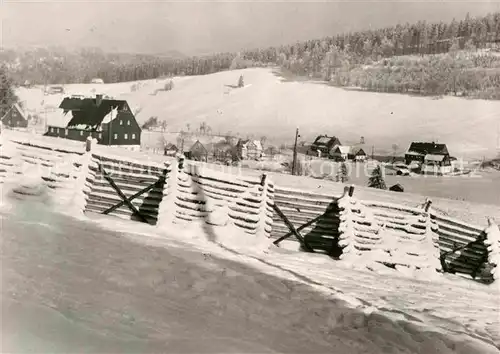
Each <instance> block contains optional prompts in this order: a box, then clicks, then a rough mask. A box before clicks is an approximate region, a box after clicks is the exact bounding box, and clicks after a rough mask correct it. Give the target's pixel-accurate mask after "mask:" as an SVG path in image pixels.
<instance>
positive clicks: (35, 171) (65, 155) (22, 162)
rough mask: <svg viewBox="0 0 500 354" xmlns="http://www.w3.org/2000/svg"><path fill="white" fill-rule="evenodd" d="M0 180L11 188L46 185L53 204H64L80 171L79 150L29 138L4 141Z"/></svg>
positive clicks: (69, 196) (69, 197) (74, 186)
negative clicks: (33, 140) (50, 192)
mask: <svg viewBox="0 0 500 354" xmlns="http://www.w3.org/2000/svg"><path fill="white" fill-rule="evenodd" d="M1 155H2V156H1V157H2V158H1V166H0V168H1V171H2V174H1V175H0V176H1V182H2V183H5V184H8V185H12V186H13V188H14V189H16V190H19V191H20V192H22V191H21V189H23V188H28V189H29V188H32V189H34V188H38V187H43V186H45V187H47V188H48V189H49V191H52V192H53V193H52V196H53V198H52V201H53V203H54V204H55V205H59V206H65V207H66V206H68V205H69V202H70V201H71V196H72V195H73V193H74V191H75V188H77V184H76V181H77V178H78V176H79V175H80V172H81V166H82V159H83V145H82V146H81V149H76V148H71V149H63V148H60V147H54V146H52V145H50V144H47V143H42V144H40V142H32V141H30V140H24V141H23V140H20V139H16V140H4V141H3V143H2V154H1Z"/></svg>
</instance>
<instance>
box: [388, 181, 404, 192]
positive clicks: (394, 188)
mask: <svg viewBox="0 0 500 354" xmlns="http://www.w3.org/2000/svg"><path fill="white" fill-rule="evenodd" d="M389 190H390V191H393V192H404V191H405V189H404V187H403V186H402V185H401V184H399V183H396V184H395V185H393V186H391V187H390V188H389Z"/></svg>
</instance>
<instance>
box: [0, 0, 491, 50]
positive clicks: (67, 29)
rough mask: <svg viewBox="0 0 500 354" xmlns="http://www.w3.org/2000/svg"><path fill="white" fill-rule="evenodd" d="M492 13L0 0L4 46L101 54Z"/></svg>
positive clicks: (470, 8)
mask: <svg viewBox="0 0 500 354" xmlns="http://www.w3.org/2000/svg"><path fill="white" fill-rule="evenodd" d="M494 11H500V0H489V1H486V0H476V1H469V2H467V1H462V0H454V1H424V0H415V1H390V0H389V1H387V0H386V1H374V0H365V1H356V0H351V1H331V2H326V1H323V2H314V1H300V2H297V1H295V2H292V1H287V2H277V1H274V2H271V1H249V2H243V1H234V0H233V1H231V2H220V1H219V2H216V1H203V2H201V1H197V2H194V1H189V2H188V1H186V2H172V1H162V0H156V1H147V0H133V1H114V0H107V1H102V0H100V1H97V0H84V1H71V0H65V1H54V0H44V1H22V0H15V1H13V0H0V17H1V19H2V27H1V30H0V39H1V42H0V44H1V45H2V46H4V47H15V46H22V47H25V46H50V45H59V46H67V47H71V48H76V47H86V46H94V47H100V48H102V49H103V50H105V51H108V52H117V51H118V52H142V53H164V52H168V51H171V50H178V51H180V52H182V53H184V54H187V55H192V54H204V53H211V52H217V51H235V50H239V49H242V48H254V47H262V46H268V45H275V44H287V43H293V42H295V41H296V40H303V39H313V38H320V37H324V36H328V35H334V34H336V33H341V32H343V31H348V30H358V29H366V28H370V27H373V28H378V27H382V26H388V25H394V24H397V23H404V22H410V23H412V22H416V21H418V20H427V21H439V20H445V21H449V20H451V19H452V18H453V17H456V18H463V17H464V16H465V14H466V13H467V12H470V13H471V15H473V16H474V15H484V14H486V13H487V12H494Z"/></svg>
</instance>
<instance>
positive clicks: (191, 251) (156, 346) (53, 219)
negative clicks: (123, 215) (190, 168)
mask: <svg viewBox="0 0 500 354" xmlns="http://www.w3.org/2000/svg"><path fill="white" fill-rule="evenodd" d="M4 192H7V191H4ZM18 198H19V196H18ZM3 201H4V205H3V206H2V208H1V209H0V216H1V217H2V225H3V230H2V236H1V237H2V273H1V276H2V284H3V286H2V308H3V309H4V310H3V317H4V325H3V326H2V331H3V349H4V350H8V351H29V350H31V351H33V350H35V351H38V352H40V351H43V352H67V351H74V350H77V349H80V350H81V351H83V352H111V351H114V352H159V351H163V352H165V351H167V352H179V353H182V352H185V353H187V352H191V353H192V352H198V353H200V352H203V353H209V352H210V353H216V352H217V353H221V352H274V353H276V352H280V353H294V352H301V353H302V352H336V351H339V352H342V353H366V352H369V353H463V354H473V353H481V354H488V353H498V350H499V349H500V333H499V328H500V321H499V318H500V316H499V315H500V312H499V307H498V298H499V296H500V289H499V287H498V284H495V283H494V284H493V285H490V286H486V285H481V284H478V283H474V282H472V281H468V280H465V279H461V278H458V277H454V276H448V275H447V276H441V275H439V276H436V277H429V276H428V275H426V274H423V275H422V276H421V277H420V278H419V277H408V276H404V275H402V274H400V273H397V272H396V271H393V270H389V269H387V270H386V271H385V272H384V273H385V274H384V273H382V272H381V271H380V270H379V271H377V272H368V271H367V270H366V269H365V270H359V269H356V266H355V265H350V264H345V263H342V262H335V261H333V260H332V259H330V258H328V257H326V256H321V255H311V254H305V253H300V252H297V251H295V250H292V249H291V248H289V247H286V248H275V247H269V244H268V243H264V242H263V240H262V239H259V238H254V237H255V236H250V235H246V237H247V239H246V240H245V242H241V241H242V240H241V237H242V236H243V235H242V234H226V235H223V233H222V234H221V233H220V232H217V234H218V235H223V236H222V237H220V238H218V239H217V240H215V242H213V241H209V240H208V239H207V237H206V234H205V233H204V230H203V228H202V227H198V226H196V225H195V224H193V225H192V226H191V227H183V228H182V229H177V228H172V229H169V230H165V229H164V230H160V229H158V228H155V227H152V226H149V225H146V224H141V223H134V222H130V221H123V220H119V219H116V218H110V217H102V216H97V215H92V214H89V215H87V217H83V218H82V219H83V220H76V219H70V218H67V217H65V216H63V215H60V214H56V213H54V212H52V211H50V210H51V208H47V204H48V205H51V203H52V202H54V201H53V200H51V199H50V197H47V196H42V197H40V198H36V197H35V198H33V197H24V198H22V200H17V198H14V199H12V195H10V196H6V195H4V198H3ZM88 217H90V219H88ZM99 227H102V228H103V229H100V228H99ZM105 229H107V230H108V231H105ZM130 241H132V242H130ZM41 279H43V281H40V280H41ZM313 290H314V291H313ZM6 319H7V320H6ZM187 333H189V335H187Z"/></svg>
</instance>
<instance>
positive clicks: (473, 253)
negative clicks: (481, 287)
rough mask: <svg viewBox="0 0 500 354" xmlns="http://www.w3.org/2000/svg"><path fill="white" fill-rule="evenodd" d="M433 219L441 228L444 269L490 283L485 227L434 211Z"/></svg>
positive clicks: (440, 238) (440, 241)
mask: <svg viewBox="0 0 500 354" xmlns="http://www.w3.org/2000/svg"><path fill="white" fill-rule="evenodd" d="M431 218H432V220H433V221H434V222H435V223H436V225H437V226H438V230H437V233H438V235H439V248H440V250H441V264H442V267H443V270H445V271H446V272H451V273H459V274H466V275H469V276H471V277H473V278H477V279H480V280H484V281H490V280H491V264H489V263H488V250H487V247H486V245H485V239H486V236H487V234H486V232H485V228H482V227H480V226H475V225H471V224H468V223H465V222H463V221H460V220H457V219H454V218H450V217H447V216H442V215H438V214H437V213H435V212H431Z"/></svg>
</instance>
